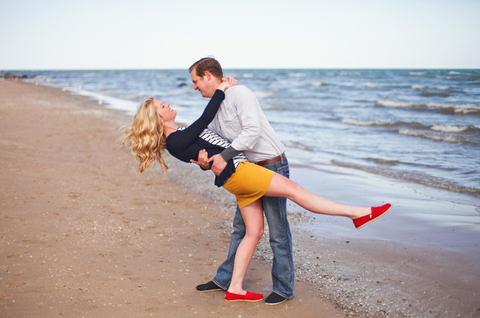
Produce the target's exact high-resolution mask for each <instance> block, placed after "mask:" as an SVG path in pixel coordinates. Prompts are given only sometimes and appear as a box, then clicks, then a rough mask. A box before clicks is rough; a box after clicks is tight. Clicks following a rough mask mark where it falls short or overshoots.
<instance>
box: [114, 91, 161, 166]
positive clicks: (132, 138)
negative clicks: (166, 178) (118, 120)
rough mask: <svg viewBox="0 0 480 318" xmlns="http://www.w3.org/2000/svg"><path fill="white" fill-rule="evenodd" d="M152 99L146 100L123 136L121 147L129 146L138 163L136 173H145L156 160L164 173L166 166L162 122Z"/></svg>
mask: <svg viewBox="0 0 480 318" xmlns="http://www.w3.org/2000/svg"><path fill="white" fill-rule="evenodd" d="M153 100H154V99H153V98H148V99H146V100H145V101H144V102H143V103H142V104H141V105H140V106H139V107H138V110H137V113H136V114H135V116H134V117H133V123H132V124H131V125H130V126H128V127H127V128H126V130H125V134H124V136H123V140H122V145H123V146H130V151H131V152H132V154H133V155H134V156H135V161H137V160H138V161H139V162H140V165H139V167H138V170H137V171H138V172H140V173H141V172H143V171H145V170H146V169H147V168H148V167H149V166H150V165H151V164H152V163H153V162H154V161H155V159H157V160H158V162H159V163H160V166H161V168H162V170H163V171H164V172H167V170H168V166H167V165H166V164H165V160H164V159H163V156H162V154H163V151H164V150H165V149H166V147H167V145H166V143H165V136H164V134H163V122H162V119H161V118H160V115H159V114H158V113H157V109H156V108H155V106H154V105H153Z"/></svg>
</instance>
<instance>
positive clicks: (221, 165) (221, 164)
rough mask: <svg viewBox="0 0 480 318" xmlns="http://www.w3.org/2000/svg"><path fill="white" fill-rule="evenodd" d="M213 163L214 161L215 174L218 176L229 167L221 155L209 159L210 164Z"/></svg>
mask: <svg viewBox="0 0 480 318" xmlns="http://www.w3.org/2000/svg"><path fill="white" fill-rule="evenodd" d="M211 161H213V165H212V171H213V173H215V175H216V176H219V175H220V174H221V173H222V171H223V169H225V167H226V166H227V162H226V161H225V159H223V157H222V156H221V155H220V154H218V155H215V156H212V157H211V158H210V159H208V162H211Z"/></svg>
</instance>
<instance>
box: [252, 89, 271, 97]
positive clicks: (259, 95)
mask: <svg viewBox="0 0 480 318" xmlns="http://www.w3.org/2000/svg"><path fill="white" fill-rule="evenodd" d="M253 93H254V94H255V96H257V97H258V98H267V97H272V96H273V94H272V93H269V92H265V91H255V92H253Z"/></svg>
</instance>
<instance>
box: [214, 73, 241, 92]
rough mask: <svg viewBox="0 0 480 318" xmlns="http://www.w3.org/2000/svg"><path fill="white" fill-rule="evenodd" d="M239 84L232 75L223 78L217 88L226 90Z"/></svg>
mask: <svg viewBox="0 0 480 318" xmlns="http://www.w3.org/2000/svg"><path fill="white" fill-rule="evenodd" d="M235 85H237V81H236V80H235V79H234V78H233V77H232V76H227V77H226V78H222V83H221V84H220V85H218V87H217V89H219V90H222V91H225V90H226V89H227V88H229V87H232V86H235Z"/></svg>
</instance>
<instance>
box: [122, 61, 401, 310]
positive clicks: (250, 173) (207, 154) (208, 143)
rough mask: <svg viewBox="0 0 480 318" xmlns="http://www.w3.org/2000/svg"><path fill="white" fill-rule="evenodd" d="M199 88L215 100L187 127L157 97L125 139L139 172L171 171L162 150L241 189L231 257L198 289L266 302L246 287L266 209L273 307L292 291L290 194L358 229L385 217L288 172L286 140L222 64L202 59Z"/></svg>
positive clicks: (194, 71)
mask: <svg viewBox="0 0 480 318" xmlns="http://www.w3.org/2000/svg"><path fill="white" fill-rule="evenodd" d="M189 71H190V75H191V78H192V82H193V84H194V89H195V90H198V91H199V92H200V93H201V94H202V96H203V97H205V98H210V102H209V103H208V105H207V107H206V108H205V110H204V112H203V114H202V115H201V117H200V118H199V119H197V120H196V121H195V122H194V123H193V124H192V125H190V126H189V127H186V128H185V127H179V126H178V125H177V124H176V123H175V117H176V111H175V110H173V109H172V108H170V105H169V104H164V103H162V102H161V101H158V100H156V99H154V98H149V99H147V100H145V101H144V102H143V103H142V104H141V105H140V107H139V108H138V111H137V113H136V115H135V117H134V119H133V123H132V125H130V126H129V127H128V128H127V129H126V131H125V136H124V138H123V144H124V145H129V146H130V149H131V151H132V153H133V154H134V155H135V157H136V159H137V160H138V161H139V163H140V166H139V172H142V171H144V170H145V169H147V168H148V166H149V165H150V164H151V163H153V162H154V161H155V160H157V161H158V162H159V163H160V165H161V167H162V168H163V170H164V171H166V170H167V169H168V167H167V165H166V164H165V161H164V159H163V152H164V151H165V150H168V152H169V153H170V154H171V155H172V156H174V157H176V158H177V159H179V160H182V161H184V162H192V163H196V164H198V165H200V166H201V167H202V169H204V170H208V169H211V170H212V172H213V173H214V174H215V184H216V185H217V186H223V187H224V188H225V189H226V190H228V191H229V192H231V193H232V194H234V195H235V197H236V200H237V210H236V213H235V217H234V220H233V233H232V236H231V241H230V247H229V250H228V255H227V259H226V260H225V261H224V262H223V263H222V264H221V265H220V267H219V268H218V270H217V273H216V275H215V277H214V278H213V279H212V280H211V281H209V282H207V283H205V284H201V285H198V286H197V287H196V289H197V291H199V292H211V291H223V290H225V291H226V295H225V299H226V300H227V301H251V302H255V301H260V300H262V299H263V295H262V294H257V293H252V292H248V291H245V290H244V289H243V286H242V284H243V279H244V277H245V273H246V271H247V268H248V265H249V263H250V260H251V258H252V256H253V253H254V251H255V247H256V245H257V243H258V241H259V240H260V238H261V236H262V235H263V225H264V219H263V215H264V214H265V216H266V218H267V223H268V227H269V232H270V246H271V248H272V251H273V265H272V281H273V290H272V293H271V294H270V295H269V296H268V297H267V298H266V299H265V303H266V304H267V305H276V304H280V303H282V302H284V301H286V300H287V299H291V298H292V297H293V284H294V265H293V251H292V237H291V233H290V227H289V224H288V220H287V211H286V198H288V199H290V200H292V201H294V202H295V203H297V204H299V205H300V206H302V207H303V208H305V209H307V210H309V211H311V212H314V213H318V214H327V215H335V216H344V217H349V218H350V219H352V221H353V223H354V226H355V227H356V228H360V227H362V226H364V225H366V224H368V223H370V222H372V221H373V220H375V219H377V218H379V217H380V216H382V215H384V214H385V213H386V212H387V211H388V210H389V209H390V207H391V205H390V204H386V205H383V206H381V207H372V208H370V207H356V206H348V205H344V204H341V203H337V202H335V201H331V200H329V199H326V198H323V197H321V196H318V195H316V194H313V193H311V192H308V191H306V190H304V189H303V188H302V187H300V186H299V185H298V184H296V183H295V182H293V181H291V180H290V179H288V178H289V167H288V161H287V158H286V156H285V146H284V145H283V144H282V143H281V142H280V140H279V139H278V137H277V136H276V135H275V132H274V130H273V128H272V127H271V125H270V124H269V122H268V120H267V118H266V117H265V115H264V113H263V111H262V109H261V108H260V105H259V103H258V100H257V98H256V97H255V95H254V94H253V92H252V91H250V90H249V89H248V88H247V87H245V86H242V85H238V86H237V85H236V81H235V80H234V79H232V78H227V79H224V78H223V71H222V67H221V66H220V63H219V62H218V61H217V60H215V59H213V58H203V59H201V60H199V61H197V62H195V63H194V64H193V65H192V66H191V67H190V69H189Z"/></svg>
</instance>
